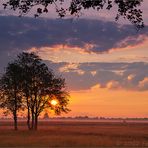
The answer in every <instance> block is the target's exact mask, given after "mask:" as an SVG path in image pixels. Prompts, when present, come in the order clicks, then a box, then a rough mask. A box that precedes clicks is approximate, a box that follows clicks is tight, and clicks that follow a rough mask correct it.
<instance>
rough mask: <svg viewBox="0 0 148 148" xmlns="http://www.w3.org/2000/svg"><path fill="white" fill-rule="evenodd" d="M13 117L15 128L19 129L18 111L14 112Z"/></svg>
mask: <svg viewBox="0 0 148 148" xmlns="http://www.w3.org/2000/svg"><path fill="white" fill-rule="evenodd" d="M13 119H14V130H16V131H17V130H18V126H17V113H16V111H15V112H14V114H13Z"/></svg>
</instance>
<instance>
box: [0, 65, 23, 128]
mask: <svg viewBox="0 0 148 148" xmlns="http://www.w3.org/2000/svg"><path fill="white" fill-rule="evenodd" d="M20 73H21V69H20V67H19V65H18V64H17V63H9V64H8V66H7V68H6V72H5V73H4V74H3V76H2V77H1V79H0V93H1V94H0V102H1V103H0V107H1V108H4V109H6V110H7V111H8V113H12V115H13V119H14V129H15V130H17V129H18V127H17V113H18V111H19V110H20V109H21V107H22V96H21V95H22V94H21V90H20Z"/></svg>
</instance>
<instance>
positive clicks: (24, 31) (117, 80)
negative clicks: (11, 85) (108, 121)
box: [0, 0, 148, 117]
mask: <svg viewBox="0 0 148 148" xmlns="http://www.w3.org/2000/svg"><path fill="white" fill-rule="evenodd" d="M0 5H1V3H0ZM141 9H142V10H143V18H144V22H145V25H146V26H145V28H144V29H143V30H140V31H139V32H137V31H136V29H135V28H134V27H133V26H132V25H131V24H130V23H129V22H128V21H126V20H123V19H121V20H119V22H115V21H114V18H115V12H116V8H114V9H113V10H111V11H110V12H109V13H108V11H101V12H100V15H98V12H95V11H92V10H89V11H87V12H83V13H84V14H83V15H82V16H81V17H80V18H73V17H70V16H67V17H66V18H65V19H59V18H58V17H57V14H56V12H55V10H54V8H53V7H51V12H50V13H48V15H43V16H41V17H40V18H38V19H35V18H33V13H34V11H35V10H32V11H31V12H30V14H28V15H27V16H25V17H22V18H18V17H17V15H18V14H17V12H15V13H14V12H12V11H4V10H3V9H2V6H0V72H1V73H3V72H4V67H5V66H6V65H7V63H8V62H9V61H11V60H12V59H14V58H15V57H16V55H17V54H18V53H20V52H22V51H27V52H36V53H37V54H38V55H39V56H40V57H41V58H42V59H43V60H44V62H45V63H46V64H47V65H48V66H49V68H52V69H53V70H54V72H55V73H56V74H57V75H60V74H61V75H62V76H63V77H64V78H65V79H66V83H67V90H68V91H69V92H70V96H71V97H70V104H69V108H70V109H71V112H70V113H69V114H67V115H63V116H79V115H88V116H104V117H148V26H147V25H148V2H147V0H144V2H143V4H142V6H141Z"/></svg>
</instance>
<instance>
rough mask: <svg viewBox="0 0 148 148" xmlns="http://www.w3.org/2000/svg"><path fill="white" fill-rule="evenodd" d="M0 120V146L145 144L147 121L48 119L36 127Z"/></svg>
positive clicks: (133, 145) (110, 145)
mask: <svg viewBox="0 0 148 148" xmlns="http://www.w3.org/2000/svg"><path fill="white" fill-rule="evenodd" d="M12 125H13V124H12V122H8V121H7V122H4V121H3V122H0V147H28V148H29V147H36V148H42V147H91V148H93V147H125V148H127V147H133V148H135V147H140V148H141V147H148V123H115V122H108V123H106V122H82V121H79V122H78V121H48V122H45V121H44V122H43V121H42V122H40V123H39V128H38V131H28V130H27V128H26V125H25V123H24V122H21V123H19V130H18V131H14V130H13V126H12Z"/></svg>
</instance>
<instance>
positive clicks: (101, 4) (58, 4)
mask: <svg viewBox="0 0 148 148" xmlns="http://www.w3.org/2000/svg"><path fill="white" fill-rule="evenodd" d="M64 2H65V3H66V2H67V1H66V0H7V1H6V2H5V3H4V4H3V5H4V8H5V9H6V8H8V7H9V8H10V9H12V10H14V11H15V10H19V13H20V16H21V15H23V14H26V13H28V12H29V11H30V10H31V9H32V8H33V7H37V8H36V13H35V14H34V15H35V17H38V16H39V15H41V14H42V13H48V12H49V9H50V8H49V7H48V6H50V5H54V7H55V9H56V12H57V13H58V15H59V16H60V17H64V16H66V14H67V13H70V14H71V15H77V16H78V15H79V14H80V12H81V11H82V10H83V9H90V8H92V9H95V10H97V11H99V10H101V9H107V10H111V8H113V6H117V15H116V16H115V20H118V19H119V18H120V17H121V16H122V17H123V18H125V19H128V20H129V21H130V22H131V23H132V24H134V25H135V26H136V27H137V28H142V27H144V22H143V18H142V10H141V9H139V8H138V6H140V4H141V3H142V2H143V0H70V1H68V2H67V3H68V4H69V5H68V6H67V8H65V6H64Z"/></svg>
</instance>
